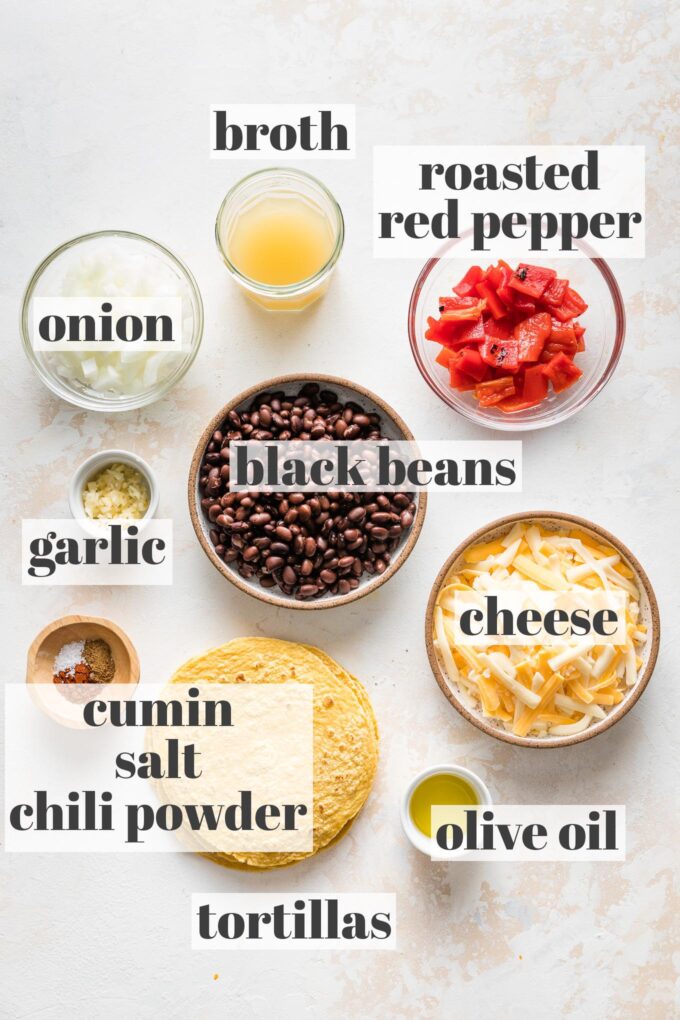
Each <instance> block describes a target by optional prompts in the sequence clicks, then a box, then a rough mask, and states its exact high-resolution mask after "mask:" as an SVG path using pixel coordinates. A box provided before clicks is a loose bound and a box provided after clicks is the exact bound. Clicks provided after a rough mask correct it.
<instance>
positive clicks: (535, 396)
mask: <svg viewBox="0 0 680 1020" xmlns="http://www.w3.org/2000/svg"><path fill="white" fill-rule="evenodd" d="M522 396H523V397H524V398H525V400H530V401H531V402H532V405H533V404H540V403H541V401H542V400H545V398H546V397H547V396H548V380H547V379H546V377H545V372H544V371H543V368H542V366H541V365H530V366H528V367H527V368H526V369H525V372H524V384H523V386H522Z"/></svg>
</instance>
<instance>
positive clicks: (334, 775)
mask: <svg viewBox="0 0 680 1020" xmlns="http://www.w3.org/2000/svg"><path fill="white" fill-rule="evenodd" d="M219 682H221V683H226V684H230V683H247V684H290V683H296V684H310V685H311V686H312V687H313V728H314V735H313V754H314V764H313V787H314V815H313V848H312V849H311V850H308V851H307V852H295V853H293V852H289V853H282V852H250V853H248V852H238V853H237V852H231V853H225V852H222V851H213V850H212V849H211V847H210V844H209V843H203V845H202V846H201V852H203V853H205V854H206V856H208V857H210V858H211V859H212V860H215V861H217V862H218V863H220V864H224V865H227V866H229V867H234V868H246V869H266V868H277V867H283V866H285V865H288V864H293V863H295V862H296V861H300V860H303V859H305V858H307V857H310V856H312V855H313V854H316V853H318V851H319V850H323V849H324V847H327V846H330V845H331V844H332V843H334V842H336V841H337V840H338V839H339V838H341V837H342V836H343V835H344V834H345V832H346V831H347V830H348V828H349V826H350V825H351V824H352V822H353V820H354V818H355V817H356V816H357V814H358V813H359V811H360V810H361V808H362V807H363V805H364V803H365V801H366V799H367V797H368V794H369V792H370V789H371V785H372V783H373V778H374V775H375V770H376V766H377V761H378V728H377V724H376V721H375V716H374V714H373V709H372V707H371V703H370V701H369V699H368V695H367V693H366V691H365V689H364V688H363V686H362V685H361V684H360V683H359V681H358V680H357V679H356V678H355V677H353V676H352V675H351V674H349V673H347V672H346V670H344V669H343V668H342V666H340V665H338V663H337V662H335V661H334V660H333V659H331V658H330V657H329V656H328V655H326V654H325V653H324V652H322V651H319V649H317V648H312V647H311V646H308V645H299V644H295V643H293V642H290V641H279V640H275V639H271V638H262V637H252V638H237V639H236V640H234V641H230V642H228V644H226V645H222V646H221V647H219V648H214V649H212V650H211V651H209V652H206V653H205V654H204V655H200V656H198V657H197V658H194V659H190V660H189V661H188V662H186V663H185V664H184V665H183V666H181V667H180V668H179V669H178V670H177V672H176V673H175V674H174V676H173V677H172V680H171V683H173V684H201V685H202V684H205V683H219ZM147 736H148V745H147V746H150V747H159V746H160V745H161V744H162V742H163V739H164V738H163V734H162V732H161V731H160V730H158V729H157V728H153V729H152V730H150V731H149V732H148V735H147ZM218 736H219V734H218ZM154 786H155V789H156V792H157V793H158V794H159V796H161V799H162V798H163V793H164V792H165V793H167V788H166V790H165V791H164V788H163V783H162V782H156V783H154ZM213 792H215V793H216V794H217V796H218V799H219V791H218V790H215V789H214V790H213ZM166 799H168V800H172V794H170V796H167V797H166Z"/></svg>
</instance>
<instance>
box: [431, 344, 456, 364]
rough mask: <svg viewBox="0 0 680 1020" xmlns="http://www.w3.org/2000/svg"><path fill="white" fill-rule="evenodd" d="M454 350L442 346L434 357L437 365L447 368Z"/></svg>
mask: <svg viewBox="0 0 680 1020" xmlns="http://www.w3.org/2000/svg"><path fill="white" fill-rule="evenodd" d="M455 353H456V352H455V351H452V350H451V348H450V347H442V349H441V351H440V352H439V354H438V355H437V357H436V358H435V359H434V360H435V361H436V362H437V364H438V365H441V366H442V368H448V367H449V363H450V361H451V358H452V357H454V356H455Z"/></svg>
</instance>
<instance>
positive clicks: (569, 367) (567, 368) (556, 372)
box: [542, 351, 583, 393]
mask: <svg viewBox="0 0 680 1020" xmlns="http://www.w3.org/2000/svg"><path fill="white" fill-rule="evenodd" d="M542 369H543V372H544V374H545V375H546V377H547V378H548V379H549V380H550V382H551V383H552V387H553V389H554V391H555V393H561V392H562V391H563V390H566V389H568V388H569V387H570V386H572V385H573V384H574V383H575V382H576V380H577V379H580V378H581V376H582V375H583V372H582V371H581V369H580V368H577V367H576V365H575V364H574V362H573V361H572V360H571V358H568V357H567V355H566V354H564V353H563V352H562V351H560V353H559V354H556V355H555V356H554V357H553V358H551V359H550V361H549V362H548V364H547V365H543V366H542Z"/></svg>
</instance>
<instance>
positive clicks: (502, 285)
mask: <svg viewBox="0 0 680 1020" xmlns="http://www.w3.org/2000/svg"><path fill="white" fill-rule="evenodd" d="M511 279H512V269H511V268H510V266H508V265H507V264H506V263H503V265H502V266H501V270H500V274H499V279H498V285H497V286H496V293H497V294H498V297H499V298H500V300H501V301H502V302H503V303H504V304H506V305H510V304H512V302H513V301H514V300H515V298H516V297H517V296H518V295H517V291H516V290H511V289H510V280H511Z"/></svg>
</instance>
